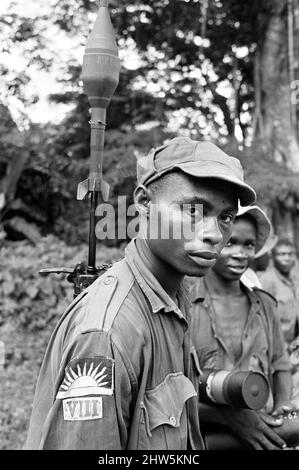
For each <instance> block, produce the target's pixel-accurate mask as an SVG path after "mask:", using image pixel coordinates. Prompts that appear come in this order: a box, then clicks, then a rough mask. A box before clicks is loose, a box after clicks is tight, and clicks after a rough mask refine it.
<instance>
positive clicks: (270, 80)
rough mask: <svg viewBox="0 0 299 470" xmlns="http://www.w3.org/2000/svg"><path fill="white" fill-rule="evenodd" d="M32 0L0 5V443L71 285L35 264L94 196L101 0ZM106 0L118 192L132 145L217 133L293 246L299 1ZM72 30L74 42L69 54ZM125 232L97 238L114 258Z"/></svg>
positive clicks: (23, 410)
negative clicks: (90, 97) (92, 87)
mask: <svg viewBox="0 0 299 470" xmlns="http://www.w3.org/2000/svg"><path fill="white" fill-rule="evenodd" d="M34 3H35V11H36V10H37V13H36V14H35V15H32V14H29V13H30V7H29V6H30V2H29V3H28V2H27V1H26V2H25V0H24V2H23V8H20V5H21V6H22V0H11V1H10V2H9V6H8V8H7V9H6V11H5V12H4V13H3V14H2V15H1V16H0V38H1V41H0V43H1V48H2V57H3V60H2V61H1V63H0V72H1V77H2V80H1V88H0V246H2V248H1V251H0V266H1V273H0V312H1V316H0V340H2V341H4V342H5V349H6V362H5V365H4V369H5V375H2V376H1V377H2V385H1V387H2V392H3V394H4V395H5V397H6V400H4V401H3V402H2V405H1V406H2V408H0V421H1V424H2V426H3V429H4V430H5V432H4V434H3V436H4V437H3V439H2V440H0V446H1V447H2V448H20V446H21V445H22V444H23V442H24V439H25V430H26V427H27V424H28V419H29V414H30V406H31V401H32V394H33V390H34V386H35V381H36V374H37V372H38V369H39V366H40V363H41V360H42V356H43V352H44V348H45V346H46V343H47V340H48V338H49V335H50V332H51V329H52V328H53V325H54V323H55V320H56V319H57V316H58V315H60V314H61V312H62V310H63V309H64V305H66V303H67V301H68V300H69V299H70V297H71V287H70V286H69V285H68V283H67V281H65V279H60V278H59V277H56V278H54V277H53V278H51V279H50V278H49V279H47V280H45V279H43V278H40V277H39V276H38V274H37V272H38V269H40V268H41V267H45V266H49V265H52V266H57V265H58V266H61V265H67V266H69V267H72V266H74V265H75V264H76V262H78V261H81V260H82V259H84V258H86V253H87V240H88V207H87V202H86V201H83V202H81V201H80V202H79V201H77V200H76V189H77V184H78V182H79V181H82V180H83V179H85V178H86V176H87V174H88V164H89V124H88V120H89V106H88V101H87V98H86V96H85V95H84V93H83V89H82V82H81V80H80V73H81V63H82V57H83V52H84V46H85V43H86V38H87V35H88V33H89V30H90V27H91V25H92V23H93V21H94V19H95V14H96V12H97V8H98V3H97V2H96V1H91V0H49V1H47V2H44V1H43V0H39V1H35V2H34ZM45 3H46V4H47V7H46V8H44V5H45ZM39 4H40V11H38V8H36V6H39ZM26 5H27V7H26ZM109 8H110V14H111V18H112V22H113V25H114V28H115V31H116V38H117V42H118V45H119V51H120V57H121V63H122V68H121V75H120V83H119V86H118V88H117V90H116V93H115V95H114V97H113V99H112V102H111V104H110V105H109V107H108V116H107V122H108V126H107V131H106V134H105V162H104V163H105V167H104V178H105V180H106V181H107V182H108V183H109V184H110V188H111V189H110V191H111V192H110V201H111V202H112V203H113V204H115V205H116V198H117V196H118V195H126V196H127V200H128V203H131V202H132V190H133V188H134V185H135V162H136V157H137V156H138V155H140V154H143V153H146V152H148V151H149V150H150V148H151V147H153V146H157V145H160V144H162V143H163V142H164V141H165V140H166V139H169V138H172V137H173V136H175V135H178V134H184V135H189V136H191V137H192V138H194V139H209V140H212V141H214V142H215V143H216V144H218V145H219V146H221V147H222V148H223V149H224V150H226V151H227V152H228V153H229V154H232V155H234V156H237V157H238V158H240V160H241V162H242V164H243V166H244V168H245V173H246V176H247V179H248V181H249V182H250V183H251V184H252V185H253V186H254V187H255V189H256V191H257V193H258V202H259V204H260V205H261V206H262V207H264V208H265V209H266V210H267V212H268V214H269V216H270V218H271V219H272V222H273V225H274V227H275V231H276V232H277V233H278V234H279V235H283V236H288V237H289V238H291V239H293V240H294V241H295V243H296V246H297V251H298V253H299V184H298V183H299V147H298V140H299V128H298V118H299V114H298V113H299V106H297V105H296V102H295V101H296V98H297V96H298V99H299V61H298V58H299V0H251V1H250V2H248V1H247V0H221V1H220V0H143V1H142V0H135V1H134V2H129V1H127V0H126V1H124V0H110V2H109ZM67 42H71V43H72V44H73V50H75V52H77V53H74V54H73V55H72V54H71V53H70V54H69V55H68V56H67V57H66V56H65V55H63V54H61V50H62V48H63V47H64V45H65V43H67ZM60 47H61V50H60ZM78 51H81V52H82V53H81V52H79V53H78ZM20 57H21V58H22V67H21V68H20V67H17V63H18V62H19V58H20ZM39 73H42V74H43V75H41V76H42V77H46V76H47V75H48V76H49V77H51V80H52V81H55V83H56V84H57V88H56V89H55V91H53V90H52V91H51V92H50V91H49V92H48V91H47V81H46V80H45V82H44V83H43V79H42V78H41V79H40V83H39V84H38V86H33V85H32V84H33V78H32V77H33V76H38V74H39ZM34 83H36V82H34ZM44 95H46V96H47V95H48V96H47V98H48V100H49V102H50V105H51V106H52V109H53V107H54V109H55V107H56V108H57V116H58V115H59V116H60V114H59V112H58V110H60V109H61V107H64V108H63V109H65V110H66V111H65V112H64V115H63V117H62V118H59V119H58V118H57V119H53V118H52V119H50V120H47V118H46V117H45V116H43V119H40V120H38V119H36V117H35V118H34V117H33V113H32V110H33V109H34V108H35V107H36V106H38V104H39V102H40V101H41V100H42V96H44ZM45 114H46V112H45ZM122 242H123V240H118V239H117V238H116V239H115V240H112V241H111V240H110V241H109V244H108V243H106V245H105V244H104V243H103V242H102V243H101V246H100V247H99V250H98V253H99V254H98V256H99V262H104V261H105V262H109V261H111V260H113V259H117V258H119V257H120V256H121V254H122V252H123V246H124V245H123V244H122ZM20 378H21V379H20ZM20 380H21V383H22V387H20ZM21 392H22V393H21Z"/></svg>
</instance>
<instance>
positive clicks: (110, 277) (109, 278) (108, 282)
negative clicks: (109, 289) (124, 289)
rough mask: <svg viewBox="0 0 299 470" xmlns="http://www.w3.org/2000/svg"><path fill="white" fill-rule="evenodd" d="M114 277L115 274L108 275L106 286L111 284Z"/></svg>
mask: <svg viewBox="0 0 299 470" xmlns="http://www.w3.org/2000/svg"><path fill="white" fill-rule="evenodd" d="M113 279H114V277H113V276H107V277H106V279H105V281H104V284H105V286H109V284H111V282H113Z"/></svg>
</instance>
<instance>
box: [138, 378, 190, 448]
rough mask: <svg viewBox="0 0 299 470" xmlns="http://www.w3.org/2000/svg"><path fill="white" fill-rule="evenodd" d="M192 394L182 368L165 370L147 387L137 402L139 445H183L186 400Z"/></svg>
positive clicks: (171, 446)
mask: <svg viewBox="0 0 299 470" xmlns="http://www.w3.org/2000/svg"><path fill="white" fill-rule="evenodd" d="M193 396H196V391H195V389H194V386H193V384H192V382H191V381H190V380H189V379H188V378H187V377H186V376H185V375H183V373H182V372H180V373H176V374H169V375H167V377H166V378H165V380H164V381H163V382H161V383H160V384H159V385H157V386H156V387H155V388H153V389H151V390H147V391H146V393H145V396H144V401H143V402H142V403H141V408H142V414H141V421H140V427H139V440H138V448H139V449H149V450H150V449H155V450H159V449H165V450H167V449H170V450H171V449H172V450H173V449H177V450H180V449H186V446H187V412H186V406H185V404H186V401H187V400H188V399H189V398H191V397H193Z"/></svg>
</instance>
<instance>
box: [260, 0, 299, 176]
mask: <svg viewBox="0 0 299 470" xmlns="http://www.w3.org/2000/svg"><path fill="white" fill-rule="evenodd" d="M294 1H296V2H297V1H298V0H294ZM272 5H273V9H272V14H271V16H270V18H269V21H268V26H267V29H266V31H265V36H264V40H263V42H262V43H261V44H260V45H259V47H258V51H257V54H259V57H260V60H259V64H260V76H259V79H260V90H261V94H260V97H261V110H260V112H261V115H262V117H261V119H262V122H261V123H259V124H261V125H259V126H257V129H259V131H260V133H259V137H261V140H262V141H264V142H265V144H266V146H267V147H268V149H269V150H270V153H271V155H272V157H273V159H274V160H275V161H277V162H283V163H284V164H285V165H286V166H287V167H288V168H290V169H291V170H292V171H296V172H297V171H299V146H298V140H297V136H296V133H295V130H294V127H293V125H292V108H291V106H292V105H291V100H290V74H289V60H288V57H289V54H288V52H289V51H288V15H287V13H288V9H287V1H286V0H283V1H282V0H273V2H272ZM261 130H262V133H261Z"/></svg>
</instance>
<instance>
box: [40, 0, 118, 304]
mask: <svg viewBox="0 0 299 470" xmlns="http://www.w3.org/2000/svg"><path fill="white" fill-rule="evenodd" d="M119 71H120V60H119V58H118V50H117V45H116V41H115V37H114V31H113V26H112V23H111V20H110V16H109V11H108V0H100V6H99V11H98V15H97V18H96V21H95V24H94V26H93V28H92V31H91V33H90V35H89V37H88V40H87V45H86V49H85V54H84V57H83V67H82V80H83V86H84V91H85V93H86V94H87V97H88V100H89V103H90V107H91V119H90V170H89V175H88V178H87V179H86V180H84V181H82V182H81V183H79V185H78V191H77V199H79V200H81V199H84V198H85V197H86V196H88V198H89V200H90V227H89V253H88V263H87V265H86V263H79V264H78V265H77V266H76V267H75V269H74V270H72V269H69V268H46V269H42V270H41V271H40V274H41V275H48V274H49V273H54V272H55V273H68V280H69V281H70V282H72V283H73V284H74V296H75V297H76V296H77V295H78V294H80V292H81V291H82V290H83V289H85V288H86V287H88V286H89V285H90V284H91V283H92V282H93V281H94V280H95V279H96V278H97V277H98V276H99V275H100V274H101V272H102V271H104V270H106V269H107V267H108V266H107V265H104V266H101V267H100V268H97V267H96V265H95V263H96V235H95V220H96V218H95V213H96V208H97V204H98V202H99V199H100V198H99V194H100V193H101V195H102V198H103V200H104V201H106V200H107V199H108V194H109V185H108V184H107V183H106V182H105V181H104V180H103V157H104V134H105V127H106V110H107V107H108V105H109V102H110V100H111V98H112V96H113V94H114V92H115V89H116V87H117V85H118V80H119Z"/></svg>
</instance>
